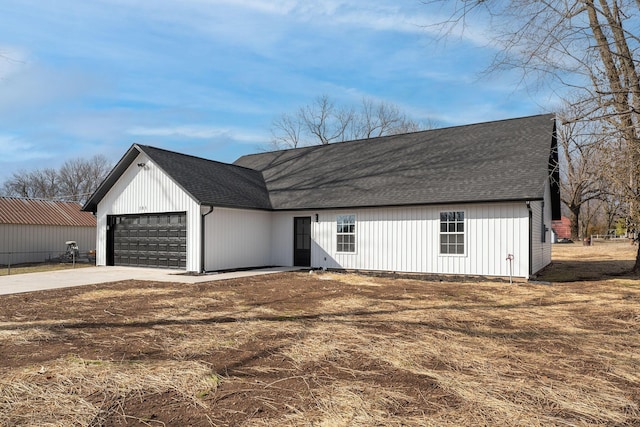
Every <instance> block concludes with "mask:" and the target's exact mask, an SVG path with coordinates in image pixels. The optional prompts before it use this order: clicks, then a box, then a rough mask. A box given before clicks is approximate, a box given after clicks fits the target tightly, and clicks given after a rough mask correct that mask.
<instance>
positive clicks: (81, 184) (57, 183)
mask: <svg viewBox="0 0 640 427" xmlns="http://www.w3.org/2000/svg"><path fill="white" fill-rule="evenodd" d="M110 170H111V165H110V163H109V161H108V160H107V158H106V157H104V156H101V155H96V156H93V157H91V158H90V159H82V158H78V159H72V160H68V161H66V162H65V163H64V164H63V165H62V167H61V168H60V169H59V170H55V169H51V168H45V169H36V170H34V171H31V172H28V171H24V170H21V171H18V172H15V173H14V174H13V175H12V176H11V178H9V179H8V180H7V181H5V182H4V184H3V186H2V193H3V194H4V195H5V196H12V197H25V198H37V199H47V200H68V201H76V202H79V203H84V202H85V201H86V200H87V199H88V198H89V196H90V195H91V194H92V193H93V192H94V191H95V190H96V189H97V188H98V186H99V185H100V183H102V181H103V180H104V178H105V177H106V176H107V174H108V173H109V171H110Z"/></svg>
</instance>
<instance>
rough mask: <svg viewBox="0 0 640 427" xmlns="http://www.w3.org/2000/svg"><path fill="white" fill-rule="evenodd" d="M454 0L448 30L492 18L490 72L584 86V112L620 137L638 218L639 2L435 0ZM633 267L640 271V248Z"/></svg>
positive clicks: (624, 185) (629, 196) (622, 181)
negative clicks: (516, 73) (508, 71)
mask: <svg viewBox="0 0 640 427" xmlns="http://www.w3.org/2000/svg"><path fill="white" fill-rule="evenodd" d="M425 3H426V4H434V3H440V4H444V3H446V4H447V5H449V6H450V5H453V7H454V9H453V12H452V14H451V16H450V19H448V20H447V21H446V22H443V23H441V29H442V31H443V34H450V33H451V32H452V31H453V29H454V28H456V27H459V26H461V25H462V26H463V27H464V26H465V25H466V24H467V23H468V22H470V21H471V20H472V19H473V21H474V22H478V21H480V20H483V19H486V20H488V22H489V24H490V25H491V30H492V31H494V34H495V37H494V38H493V41H494V42H495V44H496V45H497V47H499V53H498V54H497V55H496V56H495V59H494V63H493V66H492V67H491V68H490V69H489V70H488V71H495V70H502V69H519V70H521V71H522V72H523V76H532V75H535V76H537V77H539V78H540V79H542V80H539V81H545V80H547V79H551V80H553V81H555V82H556V83H560V84H561V85H564V86H565V87H570V88H573V89H575V90H579V91H581V92H582V96H581V100H582V101H581V102H585V105H589V106H591V107H592V108H591V109H589V108H581V109H579V110H578V111H581V112H582V114H580V115H577V116H575V117H571V118H567V120H568V121H584V120H587V121H591V120H597V121H599V122H601V125H602V126H603V128H604V127H605V126H604V124H606V125H608V127H609V129H610V130H611V134H610V137H611V138H615V139H617V140H619V141H620V145H621V147H620V148H621V150H622V152H623V153H624V157H625V159H626V161H625V162H624V163H622V162H621V163H620V166H621V167H624V169H623V170H622V171H619V173H618V177H619V179H618V185H619V186H620V189H621V190H622V191H624V194H625V200H626V201H627V203H628V204H629V205H630V215H631V216H632V217H633V218H634V221H635V222H636V223H638V215H640V214H639V212H638V202H639V199H640V67H638V66H637V64H638V63H639V62H640V38H639V37H638V31H637V29H638V20H639V19H640V16H639V15H640V1H638V0H455V1H445V0H429V1H425ZM633 271H634V272H636V273H640V247H639V250H638V254H637V257H636V262H635V266H634V268H633Z"/></svg>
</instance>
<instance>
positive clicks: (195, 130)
mask: <svg viewBox="0 0 640 427" xmlns="http://www.w3.org/2000/svg"><path fill="white" fill-rule="evenodd" d="M127 133H128V134H130V135H134V136H155V137H176V136H177V137H184V138H194V139H218V138H229V139H230V140H234V141H237V142H244V143H250V144H253V143H256V142H259V141H263V140H265V139H266V135H264V134H261V133H252V132H247V131H246V130H244V129H233V128H228V127H217V126H205V125H179V126H167V127H146V126H137V127H133V128H131V129H129V130H128V132H127Z"/></svg>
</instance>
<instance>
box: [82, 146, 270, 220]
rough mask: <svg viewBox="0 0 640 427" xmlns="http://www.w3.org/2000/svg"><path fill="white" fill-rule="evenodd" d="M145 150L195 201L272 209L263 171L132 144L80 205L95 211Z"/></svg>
mask: <svg viewBox="0 0 640 427" xmlns="http://www.w3.org/2000/svg"><path fill="white" fill-rule="evenodd" d="M141 152H142V153H145V154H146V155H147V156H148V157H149V158H150V159H151V160H152V161H153V162H154V163H155V164H156V165H157V166H158V167H160V168H161V169H162V170H163V171H164V172H165V173H166V174H167V175H169V176H170V177H171V178H172V179H173V180H174V181H175V182H176V184H178V185H179V186H180V187H182V189H183V190H184V191H186V192H187V193H188V194H190V195H191V197H193V199H194V200H196V201H197V202H198V203H201V204H204V205H214V206H226V207H237V208H247V209H266V210H270V209H271V203H270V202H269V194H268V193H267V189H266V186H265V182H264V179H263V178H262V174H261V173H260V172H259V171H254V170H251V169H247V168H244V167H241V166H236V165H231V164H228V163H221V162H216V161H213V160H207V159H203V158H200V157H194V156H189V155H186V154H180V153H176V152H173V151H167V150H163V149H160V148H155V147H150V146H148V145H138V144H134V145H132V146H131V148H129V150H128V151H127V153H125V155H124V156H123V157H122V159H121V160H120V161H119V162H118V164H117V165H116V166H115V168H114V169H113V170H112V171H111V172H110V173H109V175H108V176H107V178H106V179H105V180H104V182H103V183H102V184H101V185H100V187H99V188H98V189H97V190H96V192H95V193H94V194H93V195H92V196H91V198H90V199H89V200H88V201H87V203H86V204H85V205H84V207H83V208H82V209H83V210H86V211H92V212H95V211H96V209H97V207H98V203H100V200H102V198H103V197H104V196H105V195H106V194H107V192H108V191H109V190H110V189H111V187H112V186H113V185H114V184H115V182H116V181H117V180H118V178H120V176H121V175H122V174H123V173H124V171H125V170H126V169H127V168H128V167H129V166H130V165H131V163H132V162H133V161H134V160H135V159H136V157H137V156H138V154H140V153H141Z"/></svg>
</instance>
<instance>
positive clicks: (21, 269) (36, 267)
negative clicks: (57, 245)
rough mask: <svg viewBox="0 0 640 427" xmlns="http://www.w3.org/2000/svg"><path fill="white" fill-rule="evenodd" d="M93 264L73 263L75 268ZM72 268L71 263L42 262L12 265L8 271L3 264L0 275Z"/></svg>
mask: <svg viewBox="0 0 640 427" xmlns="http://www.w3.org/2000/svg"><path fill="white" fill-rule="evenodd" d="M93 266H94V264H89V263H81V262H78V263H76V265H75V268H85V267H93ZM72 268H74V266H73V263H42V264H33V265H15V266H14V265H12V266H11V272H9V268H7V266H4V267H2V268H0V276H7V275H9V274H11V275H12V276H13V275H15V274H26V273H41V272H44V271H56V270H69V269H72Z"/></svg>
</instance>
